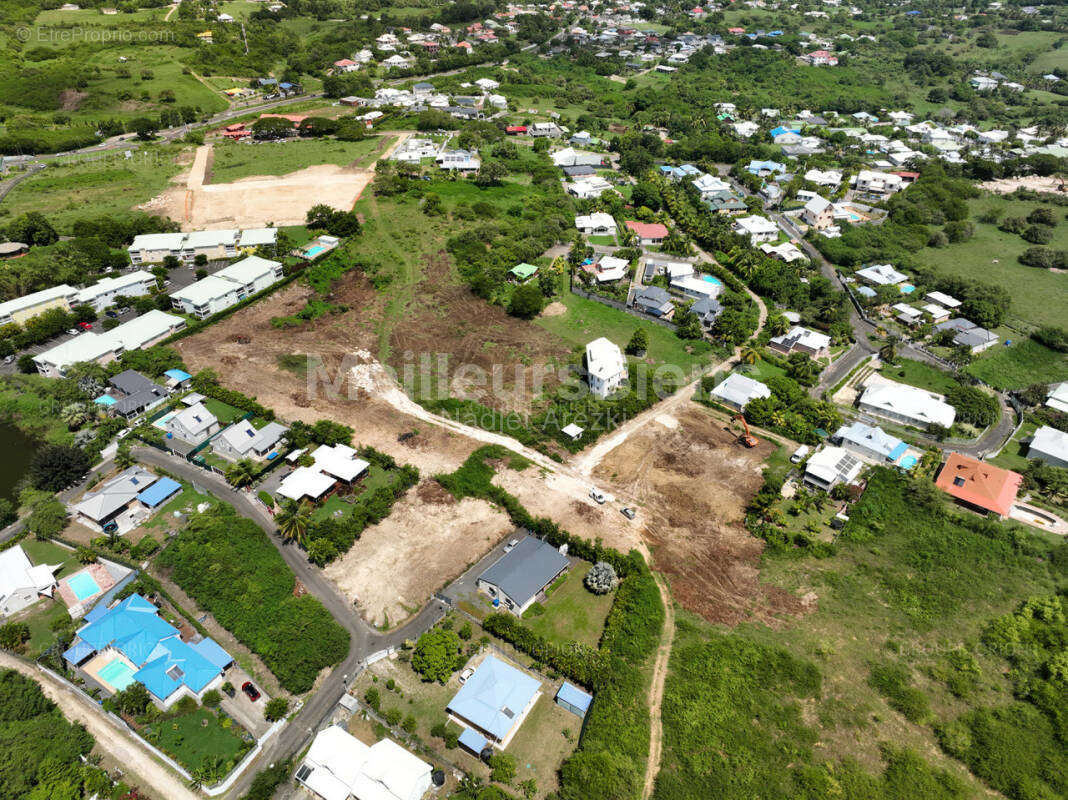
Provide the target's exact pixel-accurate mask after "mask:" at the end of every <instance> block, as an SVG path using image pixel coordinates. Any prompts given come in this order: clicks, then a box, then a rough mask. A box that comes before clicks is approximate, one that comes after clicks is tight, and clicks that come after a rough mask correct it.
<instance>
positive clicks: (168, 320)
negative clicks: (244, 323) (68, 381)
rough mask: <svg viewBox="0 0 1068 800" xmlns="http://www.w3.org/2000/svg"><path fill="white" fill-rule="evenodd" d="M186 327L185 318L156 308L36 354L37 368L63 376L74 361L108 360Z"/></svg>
mask: <svg viewBox="0 0 1068 800" xmlns="http://www.w3.org/2000/svg"><path fill="white" fill-rule="evenodd" d="M183 327H185V320H184V319H182V318H181V317H176V316H174V315H173V314H165V313H164V312H162V311H158V310H156V309H153V310H152V311H149V312H147V313H145V314H142V315H141V316H140V317H135V318H134V319H132V320H130V321H129V322H124V323H123V324H122V325H119V326H118V327H115V328H112V329H111V330H110V331H106V332H105V333H94V332H93V331H87V332H86V333H82V334H80V335H78V336H75V337H73V338H71V339H68V340H67V341H65V342H63V343H62V344H58V345H56V346H55V347H53V348H51V349H49V350H46V351H44V352H43V353H40V354H38V355H36V356H34V357H33V361H34V364H36V365H37V371H38V372H40V373H41V374H42V375H45V376H46V377H49V378H56V377H62V376H63V375H65V374H66V373H67V369H68V368H69V367H70V366H71V365H72V364H78V363H83V362H84V363H96V364H108V363H110V362H112V361H114V360H115V359H117V358H118V357H119V356H120V355H122V354H123V353H124V352H127V351H130V350H139V349H141V348H142V347H151V346H152V345H154V344H157V343H158V342H160V341H162V340H163V339H166V338H167V337H168V336H170V335H171V334H173V333H174V332H175V331H178V330H180V329H181V328H183Z"/></svg>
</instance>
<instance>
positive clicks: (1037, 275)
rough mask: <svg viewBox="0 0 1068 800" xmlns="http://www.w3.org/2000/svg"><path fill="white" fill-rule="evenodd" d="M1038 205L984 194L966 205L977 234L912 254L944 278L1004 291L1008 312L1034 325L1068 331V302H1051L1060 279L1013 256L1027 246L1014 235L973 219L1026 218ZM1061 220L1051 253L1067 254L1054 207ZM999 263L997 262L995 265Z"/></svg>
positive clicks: (1067, 229)
mask: <svg viewBox="0 0 1068 800" xmlns="http://www.w3.org/2000/svg"><path fill="white" fill-rule="evenodd" d="M1040 205H1041V203H1037V202H1033V201H1022V200H1009V199H1006V198H1003V197H998V196H994V195H984V196H983V197H979V198H976V199H974V200H969V201H968V206H969V208H970V210H971V213H972V216H971V220H970V221H971V223H972V224H973V225H974V226H975V235H974V236H973V237H972V238H971V239H969V240H968V241H966V242H961V243H960V244H951V245H949V246H948V247H940V248H939V247H928V248H924V249H923V250H922V251H920V252H919V253H917V254H916V256H917V260H920V261H922V262H924V263H926V264H929V265H930V266H932V267H934V268H935V269H936V270H938V271H940V272H943V273H945V274H947V275H953V276H956V277H960V278H968V279H969V280H973V279H981V280H983V281H986V282H989V283H994V284H997V285H998V286H1002V287H1004V288H1005V289H1006V290H1007V291H1008V292H1009V294H1010V295H1012V308H1011V311H1010V313H1011V314H1012V315H1013V316H1016V317H1019V318H1021V319H1023V320H1025V321H1027V322H1029V323H1032V324H1034V325H1058V326H1061V327H1068V303H1064V302H1060V303H1057V302H1051V301H1052V299H1053V298H1056V297H1064V282H1065V277H1064V275H1058V274H1056V273H1054V272H1051V271H1050V270H1046V269H1036V268H1034V267H1026V266H1024V265H1023V264H1021V263H1019V262H1018V261H1017V260H1016V258H1017V256H1019V255H1020V254H1021V253H1022V252H1023V251H1024V250H1026V249H1027V248H1028V247H1030V246H1031V245H1030V244H1029V243H1028V242H1025V241H1024V240H1023V239H1022V238H1021V237H1020V236H1018V235H1017V234H1015V233H1005V232H1003V231H999V230H998V228H997V226H996V225H988V224H986V223H984V222H979V221H978V219H976V216H977V215H978V214H982V213H984V212H985V211H988V210H997V211H998V212H999V213H1000V214H1001V218H1002V219H1004V218H1005V217H1026V216H1027V215H1028V214H1029V213H1030V212H1031V211H1033V210H1034V209H1035V208H1037V207H1039V206H1040ZM1053 208H1054V210H1055V212H1056V217H1057V219H1059V220H1060V221H1059V222H1058V224H1057V226H1056V228H1054V236H1053V241H1051V242H1050V243H1049V245H1047V246H1048V247H1051V248H1053V249H1055V250H1068V221H1066V220H1065V219H1064V214H1063V213H1062V209H1061V207H1060V206H1053ZM995 262H997V263H995Z"/></svg>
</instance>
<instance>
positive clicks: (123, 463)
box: [115, 443, 137, 469]
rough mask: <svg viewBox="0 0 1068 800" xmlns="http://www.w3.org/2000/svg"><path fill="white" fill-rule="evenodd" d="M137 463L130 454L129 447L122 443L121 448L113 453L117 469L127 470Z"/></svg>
mask: <svg viewBox="0 0 1068 800" xmlns="http://www.w3.org/2000/svg"><path fill="white" fill-rule="evenodd" d="M136 461H137V459H135V458H134V457H133V453H131V452H130V445H129V444H126V443H123V445H122V447H120V448H119V449H118V450H116V451H115V466H116V467H118V468H119V469H128V468H129V467H132V466H133V465H134V463H135V462H136Z"/></svg>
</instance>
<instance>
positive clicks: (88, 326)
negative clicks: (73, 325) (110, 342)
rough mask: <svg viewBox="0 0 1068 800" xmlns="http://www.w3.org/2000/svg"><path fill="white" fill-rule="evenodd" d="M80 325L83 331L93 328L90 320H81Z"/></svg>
mask: <svg viewBox="0 0 1068 800" xmlns="http://www.w3.org/2000/svg"><path fill="white" fill-rule="evenodd" d="M78 327H79V328H81V329H82V330H83V331H91V330H92V329H93V325H92V323H89V322H79V323H78Z"/></svg>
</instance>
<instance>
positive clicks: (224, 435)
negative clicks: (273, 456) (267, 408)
mask: <svg viewBox="0 0 1068 800" xmlns="http://www.w3.org/2000/svg"><path fill="white" fill-rule="evenodd" d="M287 430H289V429H288V428H287V427H286V426H285V425H282V424H280V423H278V422H268V423H267V424H266V425H264V426H263V427H262V428H260V429H259V430H257V429H256V428H255V427H253V425H252V423H251V422H249V421H248V420H247V419H239V420H238V421H237V422H235V423H234V424H233V425H230V426H229V427H227V428H224V429H223V430H222V432H221V433H220V434H219V435H218V436H216V437H215V438H214V439H213V440H212V442H211V449H212V451H213V452H214V453H215V454H216V455H219V456H222V457H223V458H225V459H226V460H227V461H239V460H241V459H242V458H252V459H262V458H266V457H267V455H268V454H269V453H271V452H272V451H274V450H275V449H276V448H277V447H278V443H279V442H280V441H281V440H282V436H283V435H284V434H285V432H286V431H287Z"/></svg>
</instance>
